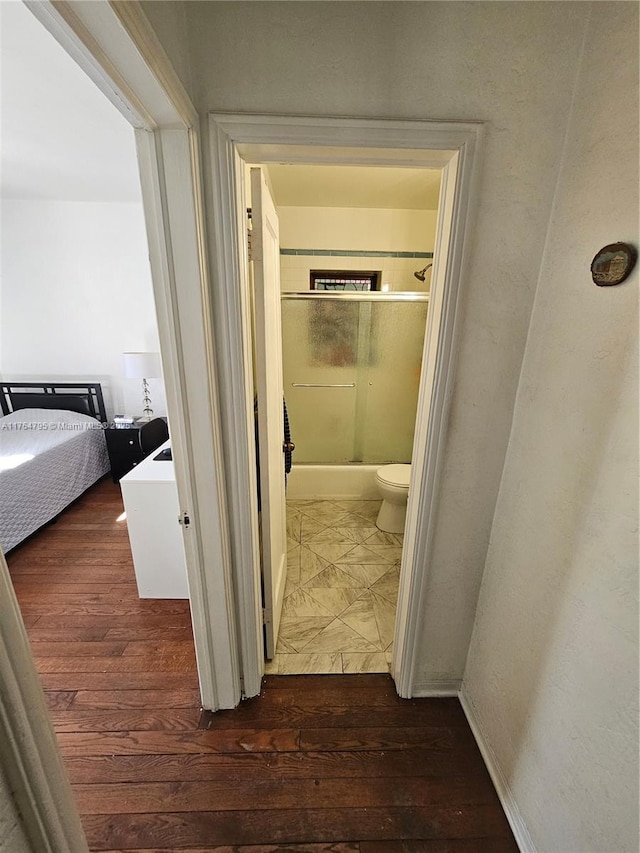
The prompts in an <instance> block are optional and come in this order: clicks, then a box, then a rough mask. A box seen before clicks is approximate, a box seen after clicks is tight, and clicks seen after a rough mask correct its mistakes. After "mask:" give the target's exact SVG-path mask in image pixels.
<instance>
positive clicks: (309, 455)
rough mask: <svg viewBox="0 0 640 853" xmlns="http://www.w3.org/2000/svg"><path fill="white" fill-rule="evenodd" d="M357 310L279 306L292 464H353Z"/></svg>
mask: <svg viewBox="0 0 640 853" xmlns="http://www.w3.org/2000/svg"><path fill="white" fill-rule="evenodd" d="M359 309H360V306H359V305H358V304H357V303H353V302H339V301H338V300H324V299H317V300H316V299H309V300H304V299H300V300H295V299H287V300H283V302H282V356H283V378H284V393H285V398H286V401H287V408H288V411H289V420H290V423H291V428H292V436H293V440H294V442H295V445H296V452H295V463H296V464H300V463H306V462H316V463H320V462H325V463H332V462H333V463H345V462H351V461H352V460H353V447H354V441H355V426H356V418H355V412H356V392H357V384H356V380H357V358H358V326H359V318H360V310H359Z"/></svg>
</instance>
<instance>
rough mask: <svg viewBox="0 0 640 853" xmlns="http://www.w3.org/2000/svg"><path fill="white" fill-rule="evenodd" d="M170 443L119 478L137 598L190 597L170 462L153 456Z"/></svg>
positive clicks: (176, 495)
mask: <svg viewBox="0 0 640 853" xmlns="http://www.w3.org/2000/svg"><path fill="white" fill-rule="evenodd" d="M170 444H171V442H170V441H167V442H165V443H164V444H163V445H161V447H159V448H158V449H157V450H154V452H153V453H151V454H150V455H149V456H147V457H146V459H143V460H142V462H139V463H138V465H136V467H135V468H133V469H132V470H131V471H129V473H128V474H125V476H124V477H122V478H121V480H120V488H121V489H122V498H123V500H124V508H125V512H126V513H127V528H128V531H129V541H130V542H131V552H132V554H133V566H134V569H135V573H136V583H137V584H138V594H139V596H140V598H188V597H189V592H188V587H187V568H186V563H185V556H184V544H183V541H182V528H181V527H180V524H179V523H178V515H179V504H178V491H177V488H176V478H175V472H174V468H173V462H171V461H168V460H156V459H154V457H155V456H157V455H158V453H160V451H161V450H163V449H164V448H166V447H169V446H170Z"/></svg>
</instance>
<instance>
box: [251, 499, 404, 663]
mask: <svg viewBox="0 0 640 853" xmlns="http://www.w3.org/2000/svg"><path fill="white" fill-rule="evenodd" d="M379 509H380V501H337V500H336V501H326V500H317V501H294V500H292V501H287V536H288V568H287V586H286V588H285V598H284V603H283V607H282V618H281V622H280V631H279V636H278V644H277V648H276V655H275V657H274V659H273V660H272V661H270V662H268V663H267V665H266V672H267V674H270V675H274V674H278V675H287V674H294V673H317V674H319V673H340V672H345V673H358V672H388V670H389V665H390V663H391V653H392V648H393V632H394V626H395V617H396V601H397V597H398V582H399V578H400V559H401V556H402V536H398V535H395V534H391V533H383V532H382V531H381V530H378V528H377V527H376V524H375V522H376V517H377V515H378V510H379Z"/></svg>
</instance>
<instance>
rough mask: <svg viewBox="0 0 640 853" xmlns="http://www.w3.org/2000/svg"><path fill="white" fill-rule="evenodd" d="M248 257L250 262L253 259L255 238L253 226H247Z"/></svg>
mask: <svg viewBox="0 0 640 853" xmlns="http://www.w3.org/2000/svg"><path fill="white" fill-rule="evenodd" d="M247 259H248V261H249V262H251V261H252V260H253V239H252V234H251V228H247Z"/></svg>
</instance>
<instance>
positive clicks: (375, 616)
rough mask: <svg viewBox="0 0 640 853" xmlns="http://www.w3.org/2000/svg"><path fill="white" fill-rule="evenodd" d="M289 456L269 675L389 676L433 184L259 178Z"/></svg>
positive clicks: (329, 172)
mask: <svg viewBox="0 0 640 853" xmlns="http://www.w3.org/2000/svg"><path fill="white" fill-rule="evenodd" d="M261 168H262V170H263V174H264V175H265V178H266V181H267V185H268V186H269V189H270V191H271V195H272V197H273V200H274V202H275V205H276V210H277V214H278V219H279V225H280V288H281V317H282V361H283V363H282V376H283V387H284V394H285V401H286V406H287V410H288V417H289V423H290V427H291V439H292V441H293V442H294V444H295V452H294V453H293V466H292V469H291V472H290V473H289V475H288V478H287V492H286V526H287V546H288V552H287V582H286V587H285V593H284V601H283V606H282V616H281V620H280V628H279V633H278V639H277V646H276V654H275V656H274V658H273V659H272V660H271V661H267V663H266V672H267V673H269V674H276V673H277V674H283V675H285V674H296V673H318V674H320V673H343V672H344V673H363V672H387V671H388V670H389V667H390V663H391V657H392V651H393V636H394V628H395V617H396V601H397V594H398V584H399V578H400V563H401V557H402V542H403V532H404V523H405V515H406V503H407V496H408V491H409V481H410V470H411V469H410V463H411V456H412V446H413V436H414V427H415V418H416V408H417V400H418V387H419V383H420V372H421V364H422V350H423V344H424V336H425V330H426V321H427V311H428V305H429V302H428V300H429V290H430V283H431V268H432V263H433V252H434V244H435V237H436V226H437V215H438V201H439V192H440V182H441V173H440V171H439V170H436V169H408V168H389V167H362V166H334V165H331V166H327V165H297V164H269V165H268V166H264V165H263V166H261Z"/></svg>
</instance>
